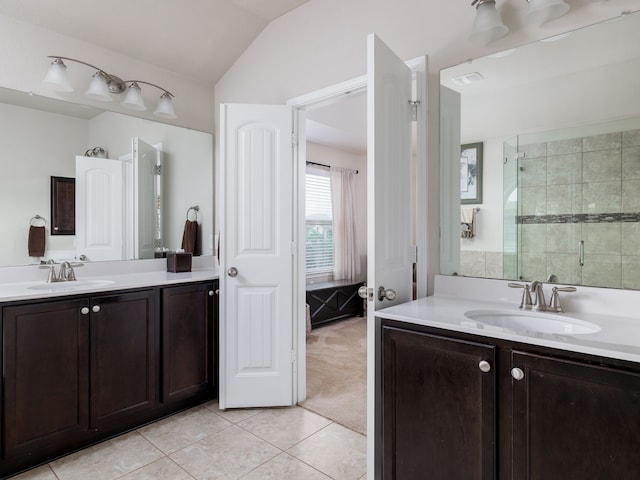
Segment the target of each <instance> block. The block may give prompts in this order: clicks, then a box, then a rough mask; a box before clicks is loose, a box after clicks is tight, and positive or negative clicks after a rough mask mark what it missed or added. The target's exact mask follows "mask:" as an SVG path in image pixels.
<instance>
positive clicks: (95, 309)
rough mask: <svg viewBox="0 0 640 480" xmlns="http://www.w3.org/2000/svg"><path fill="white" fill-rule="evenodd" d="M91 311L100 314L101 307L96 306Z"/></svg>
mask: <svg viewBox="0 0 640 480" xmlns="http://www.w3.org/2000/svg"><path fill="white" fill-rule="evenodd" d="M91 311H92V312H93V313H98V312H99V311H100V305H94V306H93V307H91Z"/></svg>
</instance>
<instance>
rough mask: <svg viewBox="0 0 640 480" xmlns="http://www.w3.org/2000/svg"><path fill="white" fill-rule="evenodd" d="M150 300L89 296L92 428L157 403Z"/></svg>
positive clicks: (139, 295)
mask: <svg viewBox="0 0 640 480" xmlns="http://www.w3.org/2000/svg"><path fill="white" fill-rule="evenodd" d="M155 298H156V297H155V293H154V291H152V290H149V291H143V292H134V293H126V294H118V295H107V296H101V297H92V298H91V302H90V307H91V427H92V428H94V429H100V427H103V426H106V425H109V424H111V425H115V424H116V423H118V422H119V423H120V424H123V420H122V419H123V418H124V417H127V416H129V415H134V414H136V413H139V412H143V411H145V410H148V409H150V408H152V407H154V406H155V405H156V403H157V388H156V382H157V380H156V371H157V368H158V366H157V363H158V360H157V354H156V351H157V350H156V345H157V340H158V339H157V337H156V334H157V329H156V309H155ZM124 423H126V420H125V421H124Z"/></svg>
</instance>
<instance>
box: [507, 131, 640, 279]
mask: <svg viewBox="0 0 640 480" xmlns="http://www.w3.org/2000/svg"><path fill="white" fill-rule="evenodd" d="M519 152H520V153H524V154H525V156H524V158H521V159H519V160H518V162H519V164H518V170H519V172H518V213H519V215H518V217H517V218H516V222H517V223H518V224H519V227H520V228H519V238H518V243H519V248H518V252H519V253H520V255H519V256H518V262H519V272H520V276H521V278H522V279H523V280H544V279H546V278H547V277H548V276H549V275H550V274H555V275H556V276H557V277H558V281H559V282H561V283H570V284H584V285H592V286H601V287H614V288H632V289H640V130H630V131H625V132H616V133H608V134H604V135H596V136H590V137H581V138H573V139H569V140H559V141H550V142H545V143H536V144H530V145H521V146H520V147H519ZM581 240H582V241H584V266H580V263H579V243H580V241H581Z"/></svg>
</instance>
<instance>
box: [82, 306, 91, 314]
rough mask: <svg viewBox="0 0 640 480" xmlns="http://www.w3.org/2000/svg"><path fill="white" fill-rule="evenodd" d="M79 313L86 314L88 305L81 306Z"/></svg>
mask: <svg viewBox="0 0 640 480" xmlns="http://www.w3.org/2000/svg"><path fill="white" fill-rule="evenodd" d="M80 313H81V314H82V315H86V314H87V313H89V307H82V308H81V309H80Z"/></svg>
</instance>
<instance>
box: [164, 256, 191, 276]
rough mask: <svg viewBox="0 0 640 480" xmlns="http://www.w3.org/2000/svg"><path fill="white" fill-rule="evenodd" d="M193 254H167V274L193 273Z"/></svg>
mask: <svg viewBox="0 0 640 480" xmlns="http://www.w3.org/2000/svg"><path fill="white" fill-rule="evenodd" d="M191 258H192V254H191V253H177V252H168V253H167V272H174V273H176V272H190V271H191Z"/></svg>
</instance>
